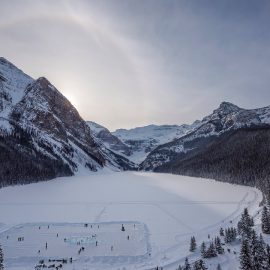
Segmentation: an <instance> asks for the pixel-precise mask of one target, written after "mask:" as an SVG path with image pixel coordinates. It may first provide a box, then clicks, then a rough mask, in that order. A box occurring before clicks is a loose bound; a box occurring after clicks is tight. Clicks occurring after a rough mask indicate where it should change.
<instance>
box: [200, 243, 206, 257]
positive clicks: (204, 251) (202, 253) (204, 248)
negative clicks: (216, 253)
mask: <svg viewBox="0 0 270 270" xmlns="http://www.w3.org/2000/svg"><path fill="white" fill-rule="evenodd" d="M205 255H206V245H205V242H202V244H201V256H202V257H203V258H205Z"/></svg>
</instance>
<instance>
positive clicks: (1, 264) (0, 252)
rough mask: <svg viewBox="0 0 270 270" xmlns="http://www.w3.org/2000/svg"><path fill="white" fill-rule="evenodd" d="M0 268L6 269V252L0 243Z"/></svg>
mask: <svg viewBox="0 0 270 270" xmlns="http://www.w3.org/2000/svg"><path fill="white" fill-rule="evenodd" d="M0 270H4V254H3V250H2V247H1V245H0Z"/></svg>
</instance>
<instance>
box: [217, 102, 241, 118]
mask: <svg viewBox="0 0 270 270" xmlns="http://www.w3.org/2000/svg"><path fill="white" fill-rule="evenodd" d="M239 110H241V108H239V107H238V106H236V105H234V104H233V103H230V102H226V101H223V102H221V103H220V105H219V107H218V108H217V109H216V110H214V114H215V113H219V114H220V113H221V114H223V115H227V114H230V113H233V112H238V111H239Z"/></svg>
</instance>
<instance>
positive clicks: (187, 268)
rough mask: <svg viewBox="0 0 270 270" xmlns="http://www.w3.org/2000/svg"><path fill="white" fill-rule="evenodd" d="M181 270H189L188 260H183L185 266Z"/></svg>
mask: <svg viewBox="0 0 270 270" xmlns="http://www.w3.org/2000/svg"><path fill="white" fill-rule="evenodd" d="M183 270H191V266H190V263H189V261H188V258H186V259H185V265H184V267H183Z"/></svg>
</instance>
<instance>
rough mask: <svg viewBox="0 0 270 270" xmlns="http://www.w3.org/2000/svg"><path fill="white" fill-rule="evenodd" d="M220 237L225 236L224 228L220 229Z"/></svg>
mask: <svg viewBox="0 0 270 270" xmlns="http://www.w3.org/2000/svg"><path fill="white" fill-rule="evenodd" d="M219 235H220V236H224V230H223V228H220V230H219Z"/></svg>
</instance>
